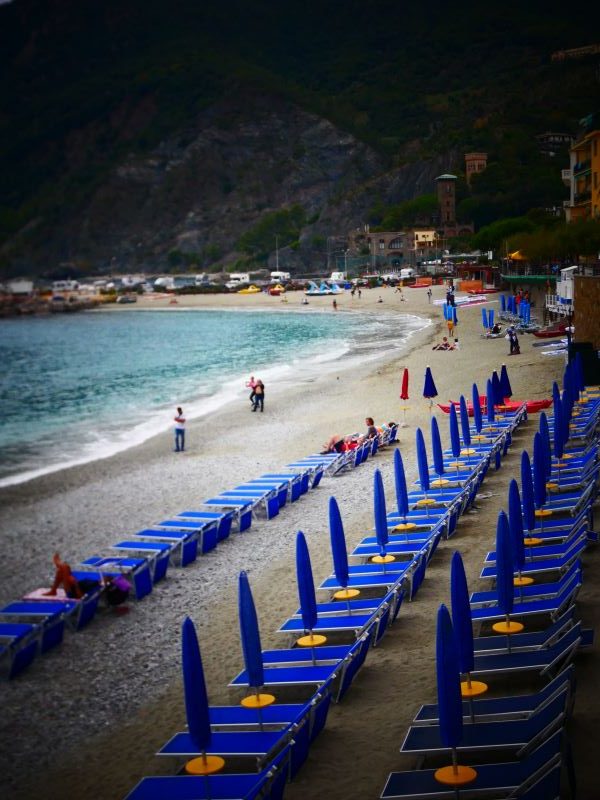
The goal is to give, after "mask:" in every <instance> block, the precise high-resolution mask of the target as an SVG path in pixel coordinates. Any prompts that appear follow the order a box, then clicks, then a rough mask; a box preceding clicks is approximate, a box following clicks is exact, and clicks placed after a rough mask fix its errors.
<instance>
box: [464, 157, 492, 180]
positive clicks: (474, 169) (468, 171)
mask: <svg viewBox="0 0 600 800" xmlns="http://www.w3.org/2000/svg"><path fill="white" fill-rule="evenodd" d="M486 167H487V153H465V177H466V179H467V183H468V184H469V185H471V178H472V177H473V175H478V174H479V173H480V172H483V171H484V170H485V168H486Z"/></svg>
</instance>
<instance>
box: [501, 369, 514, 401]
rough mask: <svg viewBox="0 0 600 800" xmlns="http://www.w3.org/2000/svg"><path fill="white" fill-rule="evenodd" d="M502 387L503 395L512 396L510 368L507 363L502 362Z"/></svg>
mask: <svg viewBox="0 0 600 800" xmlns="http://www.w3.org/2000/svg"><path fill="white" fill-rule="evenodd" d="M500 388H501V390H502V397H503V398H505V397H512V393H513V391H512V386H511V385H510V380H509V378H508V370H507V369H506V364H502V369H501V370H500Z"/></svg>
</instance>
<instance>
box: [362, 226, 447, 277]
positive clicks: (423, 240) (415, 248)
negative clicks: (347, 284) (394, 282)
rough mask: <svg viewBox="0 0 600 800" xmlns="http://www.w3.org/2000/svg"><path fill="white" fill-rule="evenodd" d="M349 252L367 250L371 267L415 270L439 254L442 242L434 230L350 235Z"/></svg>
mask: <svg viewBox="0 0 600 800" xmlns="http://www.w3.org/2000/svg"><path fill="white" fill-rule="evenodd" d="M349 241H350V248H351V250H353V251H356V252H360V251H361V250H362V249H368V252H369V261H370V264H371V267H373V268H378V267H384V266H392V267H401V266H403V265H408V266H415V265H416V264H417V263H419V262H421V261H428V260H430V259H432V258H435V257H436V255H437V254H438V252H439V250H440V247H441V244H442V240H441V239H440V237H439V235H438V232H437V231H436V230H435V229H434V228H408V229H406V230H404V231H373V232H371V231H370V230H368V229H365V230H364V231H354V232H353V233H351V234H350V235H349Z"/></svg>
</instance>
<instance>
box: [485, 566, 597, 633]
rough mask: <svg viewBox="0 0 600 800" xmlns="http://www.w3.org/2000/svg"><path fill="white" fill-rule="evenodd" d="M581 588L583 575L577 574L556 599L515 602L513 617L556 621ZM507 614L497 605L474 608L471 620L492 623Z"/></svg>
mask: <svg viewBox="0 0 600 800" xmlns="http://www.w3.org/2000/svg"><path fill="white" fill-rule="evenodd" d="M580 586H581V573H577V574H576V575H575V576H573V577H572V578H571V579H570V581H569V582H568V583H567V584H565V585H564V587H563V589H562V591H561V592H560V594H558V595H556V597H552V598H550V599H545V600H529V601H527V600H526V601H523V602H522V601H520V600H515V602H514V604H513V610H512V612H511V616H513V617H524V616H532V615H539V614H549V615H550V617H551V618H552V619H553V620H554V619H557V617H559V616H560V615H561V614H562V612H563V611H564V610H565V609H567V608H568V607H569V606H570V605H571V603H573V602H574V601H575V597H576V596H577V592H578V591H579V588H580ZM505 616H506V615H505V614H504V613H503V612H502V611H500V609H499V607H498V606H497V605H494V606H486V607H484V608H472V609H471V618H472V620H473V622H483V621H492V620H496V619H504V618H505Z"/></svg>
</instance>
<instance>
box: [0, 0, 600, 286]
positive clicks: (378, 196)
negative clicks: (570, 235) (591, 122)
mask: <svg viewBox="0 0 600 800" xmlns="http://www.w3.org/2000/svg"><path fill="white" fill-rule="evenodd" d="M598 22H600V4H589V7H580V8H578V9H577V10H576V11H575V10H573V11H571V10H570V9H569V8H568V7H567V6H565V4H564V3H562V2H561V3H559V2H557V1H556V0H544V1H542V0H527V2H526V3H523V2H522V1H520V2H516V0H504V1H503V2H502V3H500V2H497V1H496V0H494V1H492V2H488V3H481V4H472V3H470V2H469V3H467V2H464V0H457V2H453V3H450V2H447V1H446V0H430V1H429V2H427V3H416V2H404V1H403V0H395V2H392V1H391V0H375V2H372V3H369V4H367V3H359V2H356V0H346V1H345V2H340V0H302V2H300V1H299V0H286V2H284V3H275V2H272V0H253V2H248V0H219V2H217V1H216V0H171V2H169V3H161V2H158V1H157V0H143V2H142V0H103V2H100V1H99V0H14V1H13V2H12V3H9V4H6V5H0V59H1V62H2V75H3V81H2V90H1V91H2V103H1V106H0V153H1V156H0V158H1V159H2V164H1V168H2V181H1V182H0V259H1V261H0V264H1V265H2V269H3V272H5V273H14V272H15V271H34V272H35V271H40V269H42V268H47V267H49V266H53V265H56V264H57V263H58V262H60V261H65V260H68V261H72V262H75V263H77V264H79V265H80V267H81V268H82V269H84V270H88V271H92V270H98V269H106V268H107V267H108V266H111V265H112V266H113V267H122V268H124V269H132V268H134V267H135V268H137V267H140V266H148V267H160V266H164V265H166V264H168V263H169V258H170V260H171V263H173V262H174V261H176V260H177V259H178V258H180V257H181V258H183V260H184V261H185V262H186V263H197V264H198V265H199V266H207V265H210V264H214V263H216V262H221V263H224V262H225V261H229V262H231V260H232V258H234V257H235V256H234V255H233V254H234V253H235V252H236V251H237V252H238V255H239V252H240V251H239V248H238V244H239V241H240V239H241V237H243V235H244V233H247V232H249V231H250V232H251V231H252V230H253V229H254V228H255V227H256V226H257V225H260V223H261V221H262V222H264V218H265V216H266V217H268V216H269V215H272V214H277V213H278V212H282V211H284V212H289V210H290V209H291V208H292V207H294V206H300V207H301V215H300V216H298V215H296V217H295V219H296V221H297V224H296V226H295V228H294V229H293V232H292V234H291V237H292V239H293V240H294V241H293V242H291V243H293V244H294V246H295V248H296V256H297V257H298V258H300V256H301V260H303V261H304V263H306V262H307V260H310V259H311V258H317V257H319V258H320V257H321V256H320V255H319V253H321V252H322V250H323V241H324V239H325V238H326V237H327V236H329V235H336V234H342V233H345V232H346V231H347V230H348V228H351V227H354V226H356V225H359V224H361V223H363V222H367V221H371V222H372V223H375V224H376V223H377V222H378V221H380V220H381V218H383V216H384V213H385V209H386V207H387V206H389V205H391V204H393V203H398V202H399V201H401V200H406V199H410V198H412V197H414V196H417V195H420V194H424V193H427V192H431V191H432V188H433V185H432V179H433V177H435V175H436V174H438V170H444V169H445V170H452V171H454V172H455V173H456V174H459V175H460V172H461V170H462V169H463V161H462V157H463V154H464V152H466V151H468V150H483V151H485V152H488V153H489V164H490V166H489V167H488V170H487V171H486V172H485V173H483V175H482V176H480V178H479V180H478V181H477V182H476V183H475V185H474V186H473V188H472V190H471V191H467V189H466V186H465V185H464V184H462V183H461V184H460V187H461V189H460V191H461V196H460V198H459V199H460V200H461V202H460V204H459V213H460V214H461V215H462V216H463V217H464V218H465V219H466V218H468V219H473V220H474V221H475V222H476V224H478V225H481V224H485V223H488V222H490V221H493V220H494V219H497V218H499V217H502V216H511V215H518V214H522V213H524V212H526V211H528V210H529V209H531V208H533V207H538V206H541V207H545V206H551V205H556V204H558V205H559V204H561V201H562V199H563V198H564V197H565V196H566V193H565V189H564V187H563V185H562V184H561V181H560V168H561V167H565V166H567V165H568V164H567V163H566V154H564V153H563V154H562V156H561V155H560V154H559V155H558V156H556V157H555V158H553V159H548V158H547V157H543V156H542V155H541V154H540V152H539V149H538V145H537V141H536V139H535V136H536V134H539V133H542V132H544V131H547V130H558V131H564V132H570V133H576V131H577V123H578V120H579V119H580V118H581V117H582V116H584V115H586V114H589V113H590V112H592V111H595V110H597V109H598V108H600V82H599V77H600V62H599V60H598V56H596V57H593V56H592V57H588V58H582V59H566V60H563V61H556V60H552V58H551V56H552V53H553V52H555V51H557V50H563V49H566V48H573V47H577V46H581V45H588V44H592V43H594V37H595V36H596V35H598V38H599V39H600V34H596V31H597V30H598ZM267 221H268V220H267ZM268 227H269V226H268V225H267V228H268ZM288 227H289V226H288ZM290 241H291V240H290ZM288 243H290V242H288ZM284 244H285V242H284ZM174 253H175V254H178V255H176V256H174V255H173V254H174ZM298 254H300V255H298ZM262 256H264V253H263V254H262ZM242 257H245V256H244V254H243V251H242Z"/></svg>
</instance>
